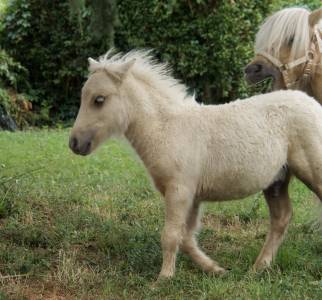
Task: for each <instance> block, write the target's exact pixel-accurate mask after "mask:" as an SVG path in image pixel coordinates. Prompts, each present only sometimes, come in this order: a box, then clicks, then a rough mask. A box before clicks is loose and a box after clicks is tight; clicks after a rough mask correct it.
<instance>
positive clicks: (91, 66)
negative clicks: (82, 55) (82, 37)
mask: <svg viewBox="0 0 322 300" xmlns="http://www.w3.org/2000/svg"><path fill="white" fill-rule="evenodd" d="M88 63H89V66H88V70H89V71H90V72H94V71H95V70H96V69H97V67H98V65H99V62H98V61H97V60H95V59H93V58H91V57H89V58H88Z"/></svg>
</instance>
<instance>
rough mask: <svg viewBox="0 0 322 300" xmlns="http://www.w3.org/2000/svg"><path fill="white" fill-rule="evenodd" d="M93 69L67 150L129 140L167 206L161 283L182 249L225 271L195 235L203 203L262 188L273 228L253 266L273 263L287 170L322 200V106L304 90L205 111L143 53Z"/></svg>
mask: <svg viewBox="0 0 322 300" xmlns="http://www.w3.org/2000/svg"><path fill="white" fill-rule="evenodd" d="M89 69H90V76H89V78H88V80H87V81H86V83H85V85H84V87H83V89H82V98H81V105H80V109H79V112H78V116H77V119H76V121H75V124H74V127H73V129H72V132H71V135H70V148H71V149H72V150H73V151H74V152H75V153H76V154H80V155H88V154H90V153H91V152H92V151H93V150H95V149H96V148H97V147H98V146H99V145H100V144H101V143H103V142H104V141H105V140H107V139H108V138H109V137H111V136H112V135H122V134H124V135H125V136H126V138H127V139H128V140H129V142H130V143H131V144H132V146H133V147H134V149H135V150H136V151H137V153H138V155H139V156H140V157H141V159H142V161H143V163H144V165H145V167H146V168H147V170H148V172H149V173H150V175H151V177H152V179H153V181H154V184H155V186H156V188H157V189H158V190H159V191H160V192H161V194H162V195H163V196H164V198H165V202H166V212H165V226H164V230H163V233H162V238H161V243H162V250H163V264H162V269H161V272H160V275H159V277H160V278H168V277H171V276H173V275H174V271H175V260H176V253H177V251H178V249H179V247H180V248H181V250H182V251H184V252H185V253H187V254H189V255H190V256H191V257H192V259H193V260H194V261H195V262H196V263H197V264H198V265H200V266H201V268H202V269H203V270H205V271H208V272H211V273H223V272H224V271H225V270H224V269H223V268H222V267H220V266H219V265H218V264H217V263H216V262H215V261H213V260H212V259H211V258H209V257H208V256H207V255H206V254H204V253H203V252H202V251H201V250H200V248H199V247H198V244H197V241H196V239H195V233H196V231H197V227H198V220H199V217H198V215H199V206H200V203H201V201H203V200H206V201H207V200H208V201H211V200H212V201H223V200H232V199H240V198H243V197H246V196H248V195H251V194H254V193H256V192H259V191H264V194H265V198H266V201H267V204H268V206H269V209H270V218H271V226H270V232H269V234H268V236H267V238H266V241H265V244H264V247H263V249H262V251H261V253H260V254H259V256H258V258H257V260H256V263H255V268H262V267H265V266H269V265H270V263H271V261H272V259H273V258H274V255H275V254H276V251H277V249H278V247H279V245H280V243H281V241H282V238H283V234H284V232H285V230H286V228H287V225H288V223H289V221H290V218H291V214H292V209H291V203H290V199H289V196H288V184H289V178H290V173H291V172H292V173H293V174H294V175H295V176H297V177H298V178H300V179H301V180H302V181H303V182H304V183H306V184H307V185H308V186H309V187H310V188H311V189H312V190H313V191H314V192H315V193H316V194H317V195H318V196H319V197H320V199H322V177H321V172H322V122H321V120H322V108H321V107H320V105H319V104H318V103H317V102H315V101H314V100H313V98H310V97H309V96H307V95H306V94H304V93H302V92H298V91H280V92H274V93H271V94H266V95H261V96H255V97H252V98H250V99H246V100H239V101H235V102H233V103H230V104H225V105H218V106H214V105H199V104H198V103H197V102H195V100H194V98H193V97H191V96H189V95H188V94H187V92H186V87H185V86H184V85H182V84H179V83H178V81H176V80H175V79H173V78H172V77H171V76H170V75H168V72H167V70H166V67H165V65H162V64H157V63H155V62H154V61H153V59H152V58H151V57H150V56H149V55H148V54H147V53H146V52H142V51H132V52H130V53H128V54H126V55H124V56H121V55H120V54H116V55H114V56H113V55H111V54H110V53H108V54H107V55H105V56H104V57H102V58H101V59H100V60H99V61H95V60H93V59H90V67H89Z"/></svg>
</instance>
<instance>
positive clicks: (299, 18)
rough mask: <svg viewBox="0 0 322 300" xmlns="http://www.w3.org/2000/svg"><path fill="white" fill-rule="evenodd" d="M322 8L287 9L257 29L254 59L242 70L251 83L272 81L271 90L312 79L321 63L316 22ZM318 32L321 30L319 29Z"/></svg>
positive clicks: (291, 86)
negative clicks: (270, 79)
mask: <svg viewBox="0 0 322 300" xmlns="http://www.w3.org/2000/svg"><path fill="white" fill-rule="evenodd" d="M321 18H322V9H318V10H315V11H313V12H309V11H308V10H306V9H304V8H286V9H283V10H281V11H278V12H277V13H275V14H274V15H272V16H270V17H269V18H268V19H267V20H266V21H265V22H264V23H263V24H262V25H261V27H260V29H259V31H258V33H257V35H256V42H255V54H256V56H255V58H254V59H253V60H252V61H251V62H250V63H249V64H248V65H247V67H246V68H245V74H246V78H247V80H248V81H249V82H250V83H258V82H260V81H262V80H264V79H266V78H268V77H271V78H273V82H274V84H273V88H274V89H287V88H294V87H296V86H298V84H299V83H300V81H301V80H302V79H303V76H304V77H305V76H306V75H304V74H305V72H306V73H307V77H306V78H311V77H312V76H314V74H313V72H314V70H313V69H314V65H315V64H316V63H317V62H318V61H319V60H320V56H321V53H320V50H321V51H322V49H319V46H318V43H319V41H318V40H319V39H320V32H319V28H318V25H317V24H318V23H319V21H320V19H321ZM320 29H321V28H320Z"/></svg>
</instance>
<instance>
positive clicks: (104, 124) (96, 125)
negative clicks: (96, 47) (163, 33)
mask: <svg viewBox="0 0 322 300" xmlns="http://www.w3.org/2000/svg"><path fill="white" fill-rule="evenodd" d="M108 55H109V53H108V54H107V55H106V56H105V58H102V59H100V60H99V61H96V60H94V59H92V58H89V71H90V76H89V78H88V79H87V81H86V82H85V84H84V86H83V89H82V95H81V105H80V108H79V111H78V115H77V118H76V121H75V124H74V126H73V128H72V131H71V134H70V138H69V147H70V148H71V149H72V150H73V152H74V153H76V154H80V155H88V154H90V153H91V152H92V151H93V150H94V149H96V148H97V147H98V145H100V144H101V143H102V142H104V141H105V140H106V139H108V138H109V137H110V136H112V135H119V134H123V133H124V132H125V130H126V128H127V123H128V122H127V121H128V111H127V106H126V103H125V101H126V99H124V97H122V94H121V93H120V86H121V85H122V84H123V83H124V81H125V79H126V75H127V74H128V73H129V70H130V68H131V67H132V65H133V64H134V62H135V60H133V59H132V60H129V61H123V62H120V61H119V60H118V61H115V62H113V61H110V60H108V59H107V57H108Z"/></svg>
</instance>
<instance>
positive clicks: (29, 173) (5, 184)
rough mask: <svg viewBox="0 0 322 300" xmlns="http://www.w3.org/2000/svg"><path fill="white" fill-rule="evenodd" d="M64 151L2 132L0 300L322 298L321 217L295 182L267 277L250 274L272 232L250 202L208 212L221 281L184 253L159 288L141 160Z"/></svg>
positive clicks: (155, 232)
mask: <svg viewBox="0 0 322 300" xmlns="http://www.w3.org/2000/svg"><path fill="white" fill-rule="evenodd" d="M67 142H68V132H67V131H31V132H23V133H22V132H20V133H7V132H0V274H1V276H0V285H1V288H0V291H1V292H0V299H57V298H59V297H61V298H59V299H322V280H321V279H322V278H321V277H322V234H321V231H319V229H318V227H317V226H315V225H316V223H315V220H316V219H317V215H318V212H319V207H318V204H317V200H316V199H315V198H314V196H313V195H312V194H311V192H310V191H308V190H307V189H306V187H304V186H303V185H302V184H301V183H300V182H298V181H295V180H294V181H293V182H292V186H291V195H292V198H293V204H294V217H293V220H292V224H291V226H290V228H289V232H288V234H287V236H286V239H285V241H284V243H283V245H282V246H281V248H280V251H279V253H278V256H277V259H276V262H275V264H274V265H273V267H272V269H270V270H269V271H264V272H262V273H257V274H253V273H251V272H250V271H249V270H250V268H251V265H252V264H253V262H254V261H255V259H256V256H257V254H258V253H259V251H260V248H261V246H262V244H263V241H264V237H265V234H266V231H267V226H268V215H267V208H266V205H265V202H264V200H263V198H262V196H261V195H255V196H254V197H250V198H248V199H246V200H242V201H232V202H222V203H212V204H207V205H205V209H204V211H205V214H204V218H203V223H204V226H203V229H202V231H201V233H200V236H199V240H200V244H201V246H202V248H203V249H205V250H206V252H207V253H208V254H209V255H210V256H211V257H213V258H214V259H216V260H217V261H218V262H219V263H220V264H221V265H223V266H224V267H226V268H229V269H230V271H229V272H228V273H227V274H226V275H224V276H223V277H213V276H209V275H207V274H205V273H203V272H202V271H200V270H199V268H198V267H197V266H196V265H195V264H194V263H192V262H191V261H190V259H189V258H187V257H185V256H184V255H181V254H180V255H179V256H178V261H177V273H176V276H175V278H174V279H172V280H170V281H166V282H161V283H159V284H155V280H156V277H157V274H158V272H159V270H160V265H161V249H160V231H161V228H162V226H163V201H162V199H161V198H160V196H159V195H158V193H156V192H155V191H154V189H153V188H152V186H151V184H150V182H149V179H148V176H147V175H146V173H145V170H144V168H143V167H142V164H141V163H140V161H139V159H138V158H137V157H136V155H135V154H134V153H133V151H132V150H131V149H130V147H129V146H128V145H127V144H126V143H125V142H116V141H111V142H109V143H107V144H105V145H104V146H103V147H102V148H101V149H99V150H98V151H97V152H96V153H95V154H93V155H92V156H89V157H85V158H84V157H79V156H76V155H73V154H72V153H71V152H70V151H69V149H68V147H67ZM55 297H56V298H55Z"/></svg>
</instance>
